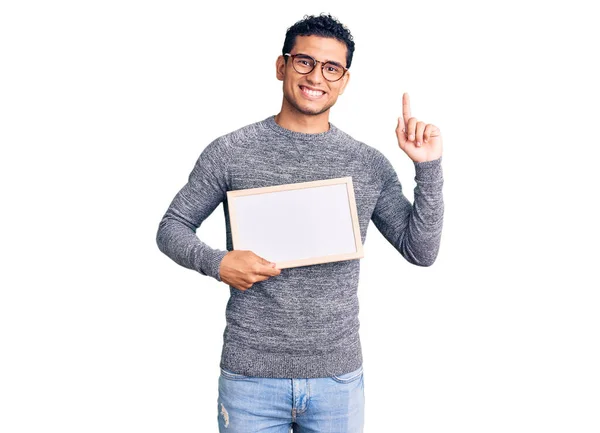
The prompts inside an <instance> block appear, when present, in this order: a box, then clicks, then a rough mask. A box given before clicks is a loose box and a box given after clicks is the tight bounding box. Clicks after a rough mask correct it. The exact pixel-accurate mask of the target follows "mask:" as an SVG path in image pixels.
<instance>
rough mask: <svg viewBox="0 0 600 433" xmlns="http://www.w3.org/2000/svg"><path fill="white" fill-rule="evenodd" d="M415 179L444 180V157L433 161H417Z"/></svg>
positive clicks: (427, 180)
mask: <svg viewBox="0 0 600 433" xmlns="http://www.w3.org/2000/svg"><path fill="white" fill-rule="evenodd" d="M415 173H416V174H415V180H416V181H419V182H437V181H441V180H443V172H442V157H441V156H440V157H439V158H438V159H434V160H433V161H425V162H415Z"/></svg>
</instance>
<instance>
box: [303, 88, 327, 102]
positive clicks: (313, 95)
mask: <svg viewBox="0 0 600 433" xmlns="http://www.w3.org/2000/svg"><path fill="white" fill-rule="evenodd" d="M300 90H302V93H303V94H304V95H305V96H307V97H308V98H311V99H318V98H320V97H321V96H323V95H324V94H325V92H323V91H322V90H311V89H308V88H307V87H304V86H300Z"/></svg>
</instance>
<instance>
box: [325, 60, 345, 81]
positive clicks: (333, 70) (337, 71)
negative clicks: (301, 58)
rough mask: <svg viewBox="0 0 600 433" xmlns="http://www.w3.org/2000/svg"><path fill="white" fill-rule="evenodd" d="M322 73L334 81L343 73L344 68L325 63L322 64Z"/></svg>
mask: <svg viewBox="0 0 600 433" xmlns="http://www.w3.org/2000/svg"><path fill="white" fill-rule="evenodd" d="M323 75H324V76H325V78H327V79H328V80H330V81H336V80H339V79H340V78H341V77H342V75H344V68H342V67H341V66H339V65H334V64H333V63H325V65H323Z"/></svg>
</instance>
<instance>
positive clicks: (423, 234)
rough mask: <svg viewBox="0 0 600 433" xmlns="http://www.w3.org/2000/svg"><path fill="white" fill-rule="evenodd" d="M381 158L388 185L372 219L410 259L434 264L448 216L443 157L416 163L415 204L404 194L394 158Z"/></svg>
mask: <svg viewBox="0 0 600 433" xmlns="http://www.w3.org/2000/svg"><path fill="white" fill-rule="evenodd" d="M381 157H382V163H381V165H380V167H379V170H380V173H381V174H382V176H383V179H384V184H383V187H382V191H381V194H380V195H379V198H378V200H377V204H376V205H375V209H374V211H373V215H372V217H371V219H372V220H373V223H374V224H375V226H376V227H377V229H378V230H379V231H380V232H381V234H382V235H383V236H384V237H385V238H386V239H387V240H388V241H389V242H390V243H391V244H392V245H393V246H394V248H396V249H397V250H398V251H399V252H400V254H402V256H403V257H404V258H405V259H406V260H407V261H408V262H410V263H412V264H414V265H419V266H431V265H432V264H433V263H434V262H435V259H436V257H437V254H438V250H439V246H440V238H441V234H442V220H443V215H444V201H443V197H442V185H443V174H442V165H441V157H440V158H438V159H436V160H433V161H427V162H415V163H414V164H415V171H416V176H415V181H416V183H417V186H416V187H415V190H414V197H415V199H414V204H413V205H411V204H410V202H409V201H408V200H407V199H406V197H405V196H404V194H403V193H402V185H401V184H400V182H399V180H398V176H397V175H396V171H395V170H394V168H393V167H392V165H391V163H390V161H389V160H388V159H387V158H386V157H385V156H384V155H383V154H381Z"/></svg>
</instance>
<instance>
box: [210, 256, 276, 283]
mask: <svg viewBox="0 0 600 433" xmlns="http://www.w3.org/2000/svg"><path fill="white" fill-rule="evenodd" d="M219 273H220V275H221V281H223V282H224V283H226V284H229V285H230V286H233V287H235V288H236V289H239V290H247V289H249V288H250V287H252V285H253V284H254V283H256V282H259V281H264V280H266V279H268V278H270V277H274V276H277V275H279V274H280V273H281V269H278V268H276V267H275V263H273V262H269V261H268V260H266V259H263V258H262V257H260V256H258V255H256V254H254V253H253V252H252V251H249V250H233V251H229V252H228V253H227V254H225V256H224V257H223V260H221V264H220V265H219Z"/></svg>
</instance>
